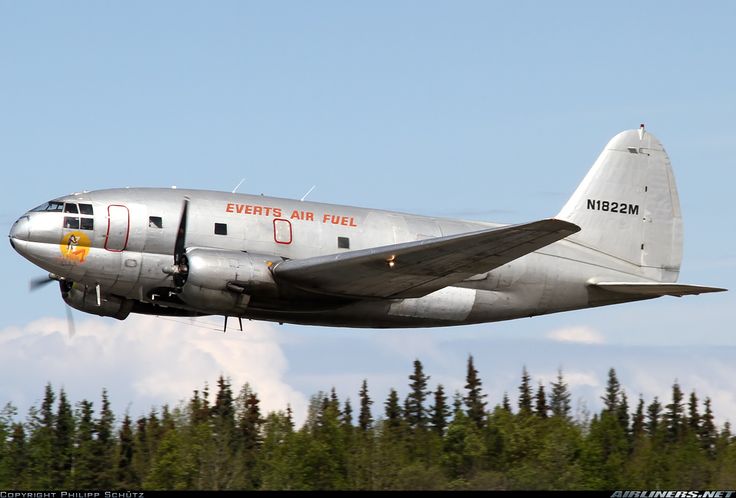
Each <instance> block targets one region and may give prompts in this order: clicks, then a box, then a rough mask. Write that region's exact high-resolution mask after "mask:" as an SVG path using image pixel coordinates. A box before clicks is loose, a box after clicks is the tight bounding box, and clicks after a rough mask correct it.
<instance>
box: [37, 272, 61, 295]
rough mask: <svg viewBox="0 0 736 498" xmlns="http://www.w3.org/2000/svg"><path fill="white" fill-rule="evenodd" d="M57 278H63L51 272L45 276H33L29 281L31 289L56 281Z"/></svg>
mask: <svg viewBox="0 0 736 498" xmlns="http://www.w3.org/2000/svg"><path fill="white" fill-rule="evenodd" d="M56 280H61V279H60V278H59V277H58V276H57V275H55V274H53V273H49V274H48V275H47V276H45V277H36V278H32V279H31V281H30V282H29V287H30V289H31V291H34V290H38V289H40V288H41V287H43V286H44V285H46V284H50V283H51V282H54V281H56Z"/></svg>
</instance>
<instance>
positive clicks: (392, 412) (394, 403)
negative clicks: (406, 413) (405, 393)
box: [384, 389, 402, 429]
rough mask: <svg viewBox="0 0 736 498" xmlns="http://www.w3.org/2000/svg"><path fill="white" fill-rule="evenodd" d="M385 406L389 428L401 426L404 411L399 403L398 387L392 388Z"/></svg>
mask: <svg viewBox="0 0 736 498" xmlns="http://www.w3.org/2000/svg"><path fill="white" fill-rule="evenodd" d="M384 406H385V407H386V410H385V414H386V426H387V427H388V428H389V429H398V428H399V427H401V417H402V413H401V406H400V405H399V395H398V393H397V392H396V389H391V391H390V392H389V394H388V399H387V400H386V403H385V404H384Z"/></svg>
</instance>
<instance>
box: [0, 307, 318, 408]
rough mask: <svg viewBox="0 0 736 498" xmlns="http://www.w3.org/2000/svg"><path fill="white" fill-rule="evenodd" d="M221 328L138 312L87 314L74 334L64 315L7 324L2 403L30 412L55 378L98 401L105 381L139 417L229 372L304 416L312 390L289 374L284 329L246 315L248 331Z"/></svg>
mask: <svg viewBox="0 0 736 498" xmlns="http://www.w3.org/2000/svg"><path fill="white" fill-rule="evenodd" d="M230 325H231V327H232V325H233V322H232V321H231V323H230ZM218 327H219V325H216V324H214V323H213V322H211V321H208V320H207V319H198V320H197V321H196V322H194V321H189V320H187V319H163V318H156V317H151V316H134V315H131V316H130V317H129V318H128V319H127V320H125V321H122V322H119V321H116V320H112V319H103V318H90V319H85V320H83V321H81V322H78V323H77V324H76V327H75V335H74V336H73V337H72V338H69V336H68V332H67V324H66V321H65V320H63V319H57V318H42V319H38V320H34V321H33V322H30V323H29V324H27V325H25V326H23V327H7V328H5V329H3V330H1V331H0V377H2V378H3V379H5V381H4V382H2V383H0V402H2V403H5V402H8V401H11V402H13V403H14V404H16V405H17V406H19V408H21V409H22V410H23V411H25V409H27V408H28V407H29V406H30V405H31V404H34V403H35V404H37V403H38V400H39V399H40V397H41V394H42V391H43V386H44V384H45V383H46V382H51V383H52V385H53V386H54V387H55V388H56V389H59V388H60V387H64V388H65V390H66V391H67V393H68V394H69V395H70V398H71V399H72V400H73V401H79V400H81V399H82V398H85V399H90V400H92V401H94V402H95V406H98V403H97V400H98V399H99V395H100V392H101V390H102V388H103V387H104V388H107V389H108V391H109V393H110V397H111V401H112V403H113V406H114V407H115V408H116V412H118V413H119V412H121V411H122V410H124V409H125V408H127V407H130V413H131V415H132V416H137V415H140V414H143V413H145V412H147V411H148V410H150V409H151V408H152V407H158V406H160V405H161V404H163V403H169V404H172V405H175V404H177V403H178V402H179V401H180V400H185V399H188V398H189V397H190V396H191V394H192V391H193V390H194V389H201V388H202V386H203V385H204V383H205V382H207V383H208V384H209V385H210V386H211V387H210V391H211V392H212V394H213V395H214V391H215V386H214V384H215V382H216V379H217V377H218V376H219V375H221V374H222V375H224V376H226V377H230V378H231V380H232V384H233V390H234V391H235V393H236V394H237V391H238V390H239V389H240V387H241V386H242V385H243V384H244V383H246V382H248V383H250V385H251V386H252V387H253V388H254V389H255V390H256V391H257V392H258V395H259V398H260V399H261V407H262V409H263V410H264V411H271V410H280V409H284V408H285V407H286V405H287V403H290V404H291V406H292V408H293V410H294V412H295V416H296V418H297V419H298V420H299V419H301V418H302V417H303V416H304V414H305V413H306V406H307V401H306V397H305V396H304V395H303V394H302V393H300V392H298V391H297V390H295V389H294V388H292V387H291V386H290V385H289V384H288V383H287V382H286V381H285V379H284V377H285V374H286V371H287V366H288V365H287V360H286V357H285V356H284V354H283V352H282V349H281V346H280V344H279V334H278V332H277V330H276V328H275V327H273V326H272V325H270V324H267V323H263V322H246V323H245V329H246V332H245V333H242V332H240V331H239V330H233V329H231V328H229V330H228V333H226V334H223V333H222V332H221V331H218V330H217V329H218ZM30 393H33V394H30ZM128 403H129V404H128Z"/></svg>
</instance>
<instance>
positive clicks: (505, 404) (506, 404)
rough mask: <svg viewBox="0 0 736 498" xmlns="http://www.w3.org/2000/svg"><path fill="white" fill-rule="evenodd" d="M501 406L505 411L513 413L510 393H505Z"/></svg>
mask: <svg viewBox="0 0 736 498" xmlns="http://www.w3.org/2000/svg"><path fill="white" fill-rule="evenodd" d="M501 408H502V409H503V410H504V411H506V412H508V413H511V401H510V400H509V394H508V393H507V392H504V393H503V400H502V401H501Z"/></svg>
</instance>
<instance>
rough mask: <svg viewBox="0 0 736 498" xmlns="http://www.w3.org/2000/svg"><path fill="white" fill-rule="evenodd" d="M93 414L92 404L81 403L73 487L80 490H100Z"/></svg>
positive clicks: (87, 402) (78, 416)
mask: <svg viewBox="0 0 736 498" xmlns="http://www.w3.org/2000/svg"><path fill="white" fill-rule="evenodd" d="M93 414H94V412H93V411H92V403H91V402H90V401H87V400H82V401H80V403H79V409H78V415H77V418H78V420H79V423H78V424H77V437H76V439H77V441H76V445H75V446H76V448H75V455H74V474H73V481H74V484H73V487H74V488H78V489H99V488H100V486H99V485H98V484H97V472H98V470H99V466H98V460H97V448H96V446H97V442H96V441H95V421H94V418H93Z"/></svg>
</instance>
